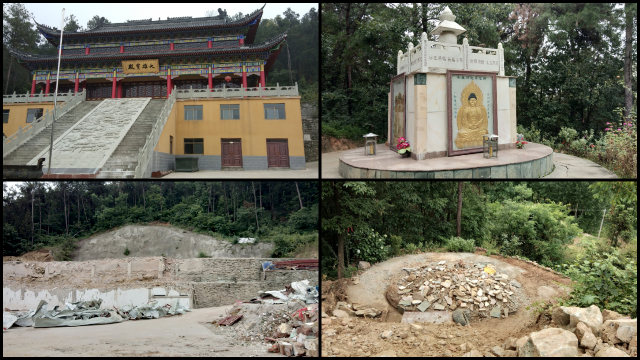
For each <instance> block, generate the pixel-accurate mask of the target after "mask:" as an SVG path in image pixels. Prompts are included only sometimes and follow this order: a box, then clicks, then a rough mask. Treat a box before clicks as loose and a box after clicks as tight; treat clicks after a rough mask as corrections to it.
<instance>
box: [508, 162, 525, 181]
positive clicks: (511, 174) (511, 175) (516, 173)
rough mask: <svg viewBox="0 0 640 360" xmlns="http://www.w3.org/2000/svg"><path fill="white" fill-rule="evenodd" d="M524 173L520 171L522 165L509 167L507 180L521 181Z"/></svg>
mask: <svg viewBox="0 0 640 360" xmlns="http://www.w3.org/2000/svg"><path fill="white" fill-rule="evenodd" d="M520 178H522V173H521V171H520V164H509V165H507V179H520Z"/></svg>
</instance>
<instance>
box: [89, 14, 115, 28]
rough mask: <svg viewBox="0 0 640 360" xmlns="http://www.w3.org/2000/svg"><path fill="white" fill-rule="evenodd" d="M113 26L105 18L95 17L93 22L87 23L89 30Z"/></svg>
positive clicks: (92, 19)
mask: <svg viewBox="0 0 640 360" xmlns="http://www.w3.org/2000/svg"><path fill="white" fill-rule="evenodd" d="M106 24H111V22H110V21H109V20H108V19H107V18H105V17H104V16H100V15H94V16H93V17H92V18H91V20H89V21H87V30H93V29H97V28H99V27H100V26H102V25H106Z"/></svg>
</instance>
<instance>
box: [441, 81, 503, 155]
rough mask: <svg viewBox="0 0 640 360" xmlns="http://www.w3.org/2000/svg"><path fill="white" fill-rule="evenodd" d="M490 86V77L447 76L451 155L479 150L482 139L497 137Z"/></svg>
mask: <svg viewBox="0 0 640 360" xmlns="http://www.w3.org/2000/svg"><path fill="white" fill-rule="evenodd" d="M494 82H495V75H493V74H485V73H465V72H450V74H449V91H450V94H449V98H450V101H451V102H450V110H449V114H450V115H449V116H450V118H449V126H450V132H449V134H450V138H449V143H450V152H453V154H451V155H455V154H456V152H458V151H465V152H470V151H471V150H480V149H482V135H485V134H497V131H498V129H497V125H496V123H495V120H496V119H495V117H496V114H495V90H494V89H495V87H494V86H495V85H494ZM474 152H475V151H474ZM458 154H460V153H458Z"/></svg>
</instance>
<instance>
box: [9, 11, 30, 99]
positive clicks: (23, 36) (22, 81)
mask: <svg viewBox="0 0 640 360" xmlns="http://www.w3.org/2000/svg"><path fill="white" fill-rule="evenodd" d="M38 39H39V37H38V32H37V31H36V30H35V29H34V28H33V23H32V22H31V14H30V13H29V11H27V9H26V8H25V7H24V5H23V4H19V3H13V4H2V43H3V47H2V49H3V51H2V64H3V68H6V69H7V72H6V77H5V78H4V80H5V87H4V93H5V94H8V93H10V92H13V91H15V90H17V91H25V92H26V91H27V89H29V87H30V76H29V72H28V71H26V70H25V69H24V68H21V67H20V68H19V70H16V69H15V66H14V62H16V61H15V60H14V58H13V56H11V55H9V53H8V51H7V48H11V49H14V50H19V51H23V52H24V51H29V50H31V49H34V48H36V44H37V43H38ZM25 75H26V76H25Z"/></svg>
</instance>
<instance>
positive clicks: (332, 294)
mask: <svg viewBox="0 0 640 360" xmlns="http://www.w3.org/2000/svg"><path fill="white" fill-rule="evenodd" d="M350 282H351V280H350V279H339V280H336V281H330V280H329V281H323V282H322V311H323V312H325V313H327V314H328V313H331V311H333V308H334V307H335V306H336V304H337V303H338V301H347V287H348V285H349V283H350Z"/></svg>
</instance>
